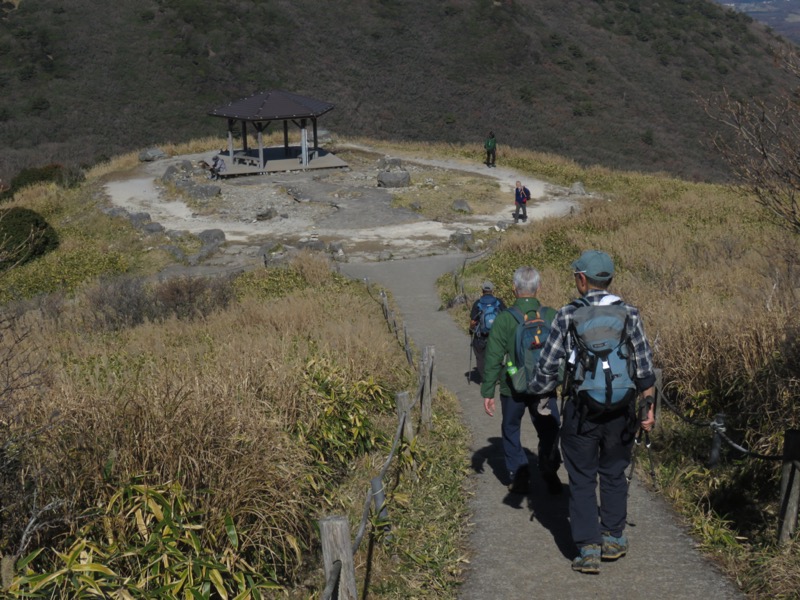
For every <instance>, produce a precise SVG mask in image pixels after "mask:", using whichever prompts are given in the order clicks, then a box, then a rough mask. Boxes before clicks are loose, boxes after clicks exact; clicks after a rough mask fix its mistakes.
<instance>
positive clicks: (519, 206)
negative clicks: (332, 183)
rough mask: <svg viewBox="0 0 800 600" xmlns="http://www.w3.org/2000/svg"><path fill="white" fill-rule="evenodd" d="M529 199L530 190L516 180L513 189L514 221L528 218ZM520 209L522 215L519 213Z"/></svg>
mask: <svg viewBox="0 0 800 600" xmlns="http://www.w3.org/2000/svg"><path fill="white" fill-rule="evenodd" d="M530 199H531V191H530V190H529V189H528V188H526V187H525V186H524V185H522V184H521V183H520V182H519V181H518V182H517V187H516V189H515V190H514V223H516V222H517V221H518V220H519V219H522V220H523V221H527V220H528V200H530ZM520 210H521V211H522V215H520V214H519V213H520Z"/></svg>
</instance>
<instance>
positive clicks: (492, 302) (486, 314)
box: [475, 296, 500, 337]
mask: <svg viewBox="0 0 800 600" xmlns="http://www.w3.org/2000/svg"><path fill="white" fill-rule="evenodd" d="M478 306H479V308H480V311H481V312H480V314H479V315H478V325H477V327H476V328H475V333H476V334H477V335H480V336H484V337H485V336H487V335H489V332H490V331H491V330H492V325H494V320H495V319H496V318H497V315H498V314H500V300H499V299H497V298H495V297H494V296H481V298H480V300H478Z"/></svg>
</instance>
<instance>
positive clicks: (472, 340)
mask: <svg viewBox="0 0 800 600" xmlns="http://www.w3.org/2000/svg"><path fill="white" fill-rule="evenodd" d="M474 341H475V332H472V337H471V338H470V339H469V364H468V365H467V385H470V384H471V383H472V342H474Z"/></svg>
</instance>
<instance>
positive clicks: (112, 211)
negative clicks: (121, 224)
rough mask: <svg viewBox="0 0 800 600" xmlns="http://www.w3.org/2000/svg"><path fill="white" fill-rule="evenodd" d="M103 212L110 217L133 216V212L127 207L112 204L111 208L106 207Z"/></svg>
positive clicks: (125, 217)
mask: <svg viewBox="0 0 800 600" xmlns="http://www.w3.org/2000/svg"><path fill="white" fill-rule="evenodd" d="M103 212H104V213H105V214H107V215H108V216H109V217H122V218H124V219H127V218H128V217H130V216H131V213H129V212H128V211H127V209H125V208H121V207H119V206H112V207H111V208H104V209H103Z"/></svg>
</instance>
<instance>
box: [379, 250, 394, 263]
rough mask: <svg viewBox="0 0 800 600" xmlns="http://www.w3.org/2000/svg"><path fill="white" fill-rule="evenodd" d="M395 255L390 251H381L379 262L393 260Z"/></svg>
mask: <svg viewBox="0 0 800 600" xmlns="http://www.w3.org/2000/svg"><path fill="white" fill-rule="evenodd" d="M392 258H393V254H392V253H391V251H389V250H381V253H380V254H378V260H379V261H380V262H384V261H387V260H392Z"/></svg>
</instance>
